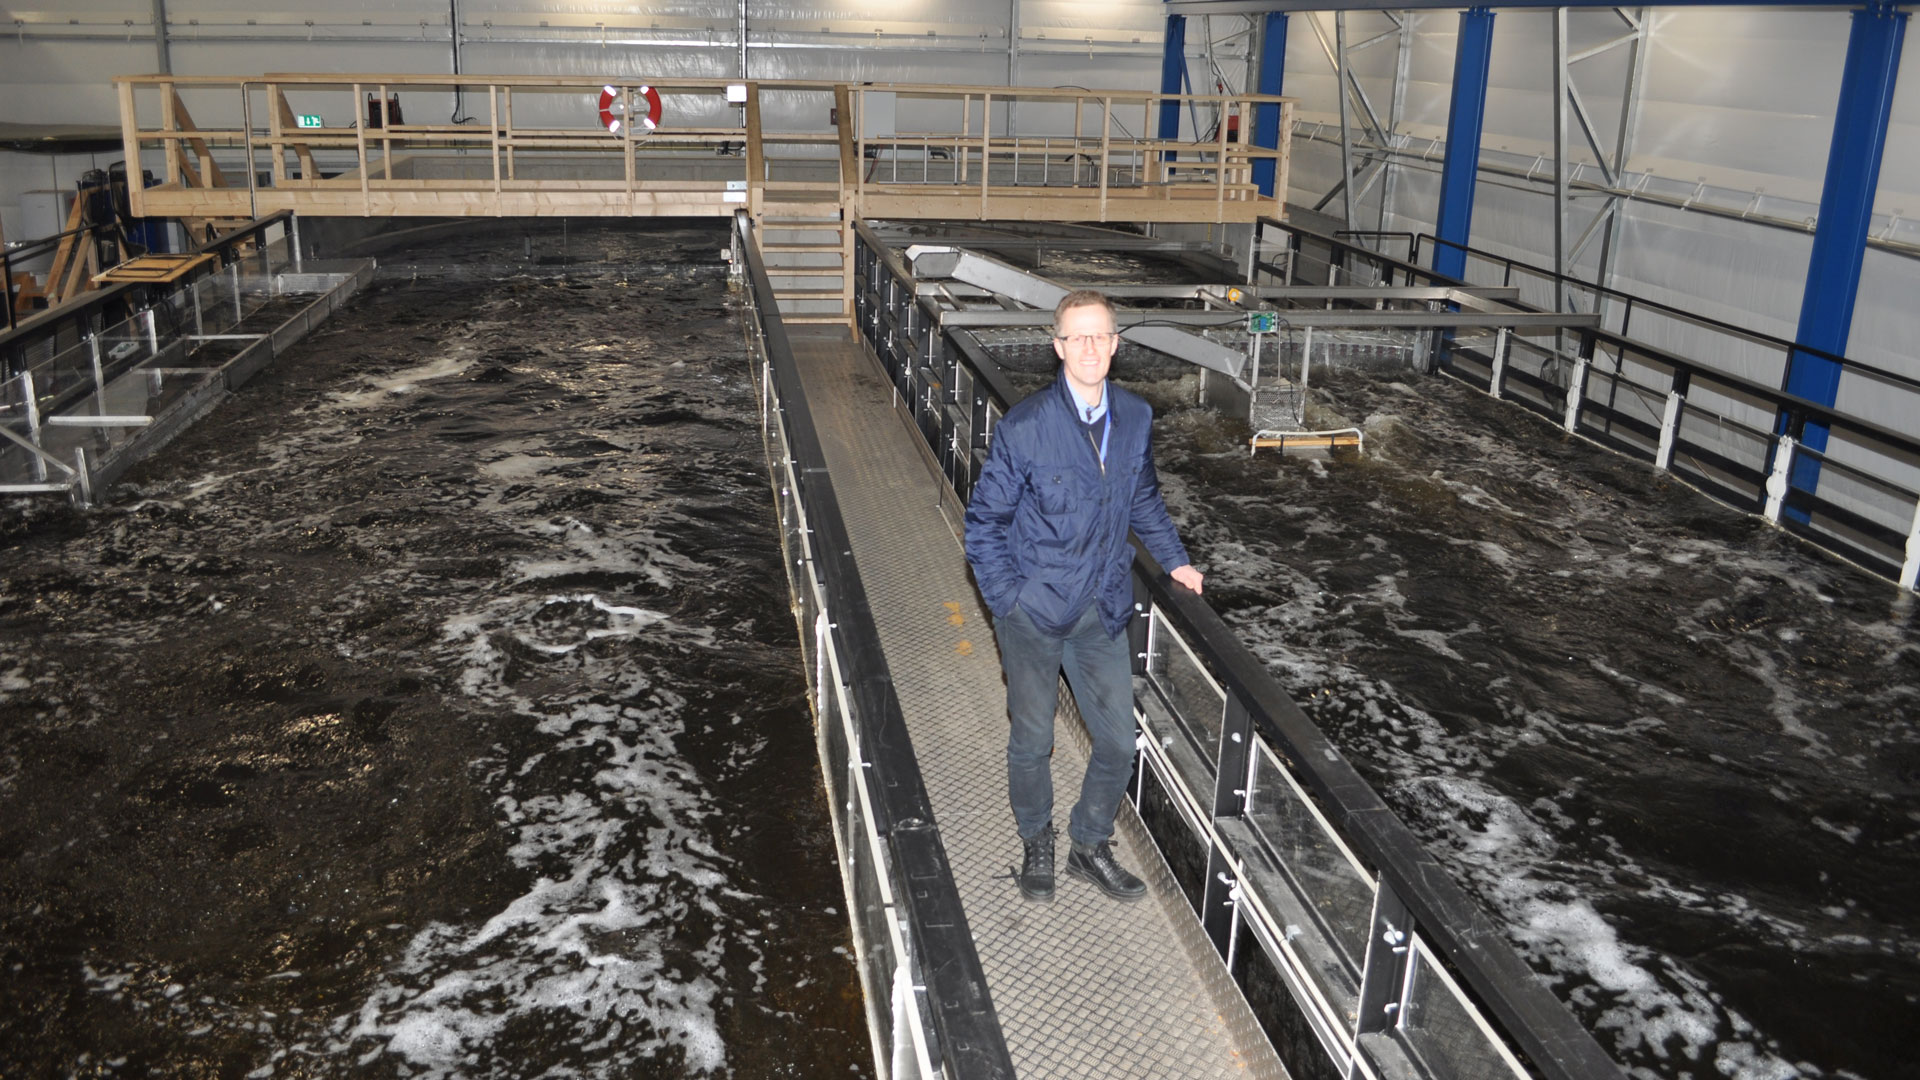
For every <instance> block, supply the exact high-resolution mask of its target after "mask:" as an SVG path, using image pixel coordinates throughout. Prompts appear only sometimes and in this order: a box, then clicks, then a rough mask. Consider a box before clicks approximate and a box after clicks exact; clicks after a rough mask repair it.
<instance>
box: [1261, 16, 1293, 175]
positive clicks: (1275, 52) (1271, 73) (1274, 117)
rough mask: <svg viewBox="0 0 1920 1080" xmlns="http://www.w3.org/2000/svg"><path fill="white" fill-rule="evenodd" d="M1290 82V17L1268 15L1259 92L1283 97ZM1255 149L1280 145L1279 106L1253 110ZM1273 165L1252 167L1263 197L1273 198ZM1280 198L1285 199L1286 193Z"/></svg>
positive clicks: (1263, 42) (1266, 164)
mask: <svg viewBox="0 0 1920 1080" xmlns="http://www.w3.org/2000/svg"><path fill="white" fill-rule="evenodd" d="M1286 79H1287V13H1286V12H1284V11H1269V12H1267V18H1266V22H1265V25H1264V27H1263V29H1262V31H1261V34H1260V92H1261V93H1263V94H1284V93H1286V91H1285V90H1283V89H1281V87H1283V86H1285V85H1286ZM1253 145H1255V146H1264V147H1267V148H1268V149H1273V148H1275V147H1277V146H1279V145H1280V106H1278V105H1255V106H1254V107H1253ZM1273 176H1274V163H1273V161H1271V160H1264V161H1256V162H1254V163H1253V183H1254V186H1256V187H1258V188H1259V189H1260V194H1262V195H1272V194H1273ZM1280 197H1281V198H1282V199H1285V198H1286V197H1287V193H1286V192H1284V191H1283V192H1281V193H1280Z"/></svg>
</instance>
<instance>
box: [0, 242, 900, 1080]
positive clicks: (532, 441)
mask: <svg viewBox="0 0 1920 1080" xmlns="http://www.w3.org/2000/svg"><path fill="white" fill-rule="evenodd" d="M464 234H465V238H464V239H457V240H448V239H441V240H432V239H422V240H420V242H419V243H418V245H416V246H415V247H413V248H410V249H408V250H405V251H400V252H390V253H388V254H387V255H385V256H383V258H384V260H385V261H386V262H388V263H389V265H393V264H408V265H417V266H418V267H419V268H420V271H421V273H420V275H419V276H418V277H416V278H413V279H411V280H409V279H408V277H407V276H406V275H399V276H397V277H396V276H394V275H388V276H387V277H386V278H384V279H383V281H382V282H381V283H379V284H377V285H376V286H375V287H374V288H373V289H372V290H371V291H370V293H368V294H366V295H364V296H362V297H361V298H359V299H356V300H355V302H354V303H353V304H352V305H351V306H350V307H349V308H348V309H346V310H344V311H342V312H341V313H340V314H338V315H336V316H335V317H334V319H333V320H332V321H331V322H330V323H328V324H327V325H325V326H324V327H323V328H322V329H320V330H319V331H318V332H317V333H316V334H315V335H314V336H313V337H312V338H310V339H309V340H308V341H307V342H305V343H304V344H302V345H301V346H300V347H299V348H297V349H296V350H295V351H294V352H293V353H292V354H290V355H288V356H286V357H284V358H282V360H281V361H280V362H279V364H278V365H277V367H276V368H274V369H273V370H272V371H271V372H269V373H268V374H266V375H265V376H263V377H262V378H261V379H259V380H257V381H256V382H255V383H254V384H253V385H251V386H249V387H247V388H246V389H245V390H244V391H243V392H242V393H241V394H240V395H239V396H238V397H237V398H235V399H234V400H233V401H231V402H229V403H228V404H227V405H225V406H224V407H223V408H222V409H221V410H220V411H218V412H217V413H215V414H214V415H213V416H212V417H211V418H210V419H208V420H206V421H203V422H202V423H201V424H200V426H198V427H197V428H195V429H193V430H191V431H189V432H188V433H187V434H185V435H184V436H182V437H181V438H180V439H179V440H178V441H176V442H175V443H173V444H172V445H170V446H169V447H167V448H166V449H165V450H164V451H163V452H162V453H161V454H160V455H159V456H158V458H157V459H155V460H154V461H152V462H150V463H149V464H147V465H146V466H144V467H142V468H141V469H140V470H138V471H136V472H135V473H134V474H133V475H132V476H131V477H130V478H129V479H128V481H127V483H126V484H124V485H123V486H122V487H120V488H118V489H117V490H116V491H115V492H114V493H113V494H112V497H111V499H110V501H109V503H108V504H107V505H106V506H104V507H102V508H100V509H98V510H94V511H91V512H87V513H84V514H76V513H72V512H69V511H64V510H56V509H52V508H48V507H44V506H41V507H34V508H26V509H23V508H21V507H19V506H15V507H10V508H7V509H6V511H5V514H4V518H3V519H0V520H4V522H5V525H4V529H5V533H4V535H5V545H6V546H5V550H4V552H0V579H3V581H0V970H4V972H5V975H4V978H0V1075H4V1076H6V1077H43V1076H45V1077H52V1076H69V1075H72V1076H119V1075H124V1076H149V1075H150V1076H162V1077H215V1076H218V1077H253V1078H262V1077H323V1076H325V1077H332V1076H340V1075H346V1074H349V1073H352V1074H355V1075H369V1076H412V1077H533V1076H543V1077H616V1076H648V1077H654V1076H679V1075H712V1074H732V1075H740V1076H817V1075H840V1076H845V1075H863V1074H865V1073H866V1072H867V1071H868V1070H869V1067H870V1064H871V1061H872V1058H871V1052H870V1051H869V1049H868V1047H867V1036H866V1025H865V1022H864V1019H863V1014H862V1011H861V1005H860V998H859V988H858V982H857V979H856V977H855V974H854V968H853V966H852V963H851V959H850V955H849V950H850V948H851V945H850V942H849V939H848V935H847V931H846V920H845V916H844V914H843V913H842V911H843V905H844V901H843V899H842V893H841V887H840V882H839V879H838V876H837V873H836V870H835V853H834V846H833V840H832V834H831V831H830V828H829V826H828V824H827V820H826V811H825V807H824V805H823V803H822V799H821V796H820V782H819V776H818V766H817V763H816V758H815V754H814V751H813V740H812V726H811V719H810V716H809V712H808V709H807V705H806V700H805V696H804V683H803V680H802V675H801V672H800V670H799V653H798V650H797V647H796V645H795V629H794V624H793V620H792V616H791V614H790V613H789V607H788V602H787V593H786V585H785V579H784V577H783V575H782V573H781V569H780V550H779V539H778V531H777V528H776V527H775V524H774V522H773V519H772V511H771V498H770V494H769V489H768V485H767V479H766V473H765V467H764V464H763V460H762V457H761V450H760V446H759V442H758V437H757V434H756V426H755V422H754V407H755V399H754V395H753V393H752V391H751V387H750V384H749V383H748V380H747V371H746V361H745V354H744V349H743V347H742V345H741V338H740V330H739V326H738V324H737V322H736V319H735V313H734V312H733V311H732V310H731V309H730V307H729V303H728V299H727V290H726V281H725V272H724V268H723V266H722V265H721V263H720V261H719V258H718V252H719V250H720V248H722V247H723V246H724V245H725V242H726V237H725V233H724V231H723V230H721V229H720V228H718V227H717V226H716V227H706V226H702V227H698V228H673V227H637V228H632V229H621V228H605V229H597V230H592V231H587V232H583V231H582V230H580V229H579V228H577V227H575V228H572V229H570V230H568V231H567V233H566V235H565V236H564V237H563V236H562V232H561V226H560V225H558V224H555V225H553V226H550V227H549V226H539V227H536V228H535V229H533V230H531V231H527V232H522V231H520V230H518V229H515V228H507V229H504V230H499V231H495V232H492V233H486V232H484V231H478V232H476V230H472V229H470V228H469V229H466V230H464ZM563 245H564V246H563ZM609 266H611V267H617V268H615V269H608V268H607V267H609ZM516 267H517V268H519V269H518V270H517V269H516ZM449 268H454V269H453V270H452V271H450V270H449ZM521 270H524V271H525V272H520V271H521Z"/></svg>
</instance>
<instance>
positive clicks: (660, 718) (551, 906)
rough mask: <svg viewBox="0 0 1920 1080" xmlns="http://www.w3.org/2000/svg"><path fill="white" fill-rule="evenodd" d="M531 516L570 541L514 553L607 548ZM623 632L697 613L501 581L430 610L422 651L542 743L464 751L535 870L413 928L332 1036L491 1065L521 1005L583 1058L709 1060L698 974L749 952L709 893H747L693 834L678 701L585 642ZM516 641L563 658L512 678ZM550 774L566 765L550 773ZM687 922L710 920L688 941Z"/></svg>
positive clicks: (573, 568) (699, 826) (703, 1068)
mask: <svg viewBox="0 0 1920 1080" xmlns="http://www.w3.org/2000/svg"><path fill="white" fill-rule="evenodd" d="M542 528H543V530H545V531H547V532H548V533H549V535H551V536H554V537H557V538H558V539H560V540H561V541H562V542H563V543H565V544H566V545H567V546H568V548H569V549H570V550H573V551H575V552H577V553H580V554H578V555H577V557H575V558H573V559H567V558H564V557H561V558H556V559H553V560H541V561H538V562H535V563H531V564H529V566H535V567H540V568H542V571H541V572H542V573H545V572H558V571H559V570H560V568H561V567H562V566H563V565H564V566H565V567H566V568H567V570H566V572H569V573H578V572H580V571H582V570H583V569H584V568H586V567H589V566H591V567H605V566H607V565H608V562H609V560H608V557H607V553H606V551H605V550H604V549H602V548H599V547H596V546H595V545H594V544H585V545H584V546H583V545H582V544H581V543H580V541H584V540H596V541H597V540H599V538H598V537H597V536H595V534H594V532H593V530H591V529H589V528H587V527H586V526H584V525H581V524H580V523H578V522H569V521H560V522H555V523H549V524H548V525H545V526H542ZM616 561H617V560H616ZM516 570H517V572H516V575H515V576H516V577H517V578H519V579H521V580H525V579H528V578H533V577H537V576H540V573H535V572H533V571H531V570H529V567H528V566H522V567H518V568H516ZM637 637H645V638H646V639H647V641H648V643H649V644H650V645H652V646H654V648H655V651H658V646H659V645H660V643H662V642H666V643H669V644H670V645H672V646H674V647H677V648H680V649H707V648H712V647H713V630H712V629H711V628H709V627H700V626H687V625H684V624H681V623H679V622H678V621H677V620H675V619H672V618H670V617H669V616H667V615H666V614H663V613H661V612H658V611H653V610H650V609H647V608H643V607H640V606H637V605H633V604H625V603H619V602H614V601H610V600H607V599H604V598H602V597H600V596H599V595H597V594H593V593H584V592H581V593H560V594H548V595H544V596H524V595H509V596H504V597H500V598H497V599H495V600H492V601H490V602H488V603H487V604H486V605H484V606H483V607H482V608H481V609H479V610H475V611H465V612H460V613H456V614H454V615H452V616H449V617H448V618H447V619H446V620H445V621H444V623H443V625H442V633H441V647H440V651H441V652H442V654H443V655H444V656H445V657H446V663H447V664H448V665H449V666H451V667H453V668H455V669H457V670H459V672H460V676H459V679H458V683H459V686H460V688H461V691H462V692H463V693H464V694H466V695H468V696H469V697H471V698H473V699H474V700H475V701H476V703H478V704H484V705H487V706H490V707H497V708H506V709H510V710H512V711H513V712H516V713H519V714H521V715H523V716H526V717H528V718H530V719H532V720H533V721H534V725H533V728H534V730H535V731H537V732H538V733H539V734H540V736H541V737H542V738H543V739H545V740H546V742H545V744H544V746H542V747H541V748H540V749H538V750H536V751H534V752H533V753H531V754H529V755H528V756H527V757H526V758H525V759H524V760H516V761H507V760H504V759H501V760H498V761H493V762H490V763H484V764H483V767H482V771H483V772H484V774H485V776H486V778H487V782H488V783H489V784H490V785H491V786H493V787H495V788H496V789H497V790H498V792H499V794H498V795H497V796H496V797H495V805H496V807H497V808H498V810H499V813H500V815H501V818H502V821H503V823H504V824H505V826H506V827H507V828H508V829H509V830H510V831H511V833H512V836H513V842H512V844H511V845H510V846H509V848H508V856H509V858H510V859H511V860H512V861H513V862H514V864H515V865H517V866H519V867H521V868H523V869H524V870H526V871H529V872H531V873H533V874H534V877H533V879H532V882H531V884H529V885H528V886H527V887H526V888H525V890H524V891H523V892H522V893H521V894H520V895H519V896H517V897H515V898H514V899H512V900H511V901H510V902H508V903H507V904H506V905H505V906H504V907H502V908H501V909H499V910H498V911H495V912H494V913H493V914H491V915H489V916H488V917H486V918H485V919H482V920H480V921H478V922H477V923H474V924H463V925H455V924H450V923H435V924H432V925H429V926H427V927H425V928H423V929H422V930H420V931H419V932H418V933H416V934H415V935H414V938H413V939H412V941H411V942H409V944H408V946H407V948H406V949H405V951H404V953H403V954H402V955H401V957H400V958H399V959H398V960H397V961H395V962H394V964H393V965H392V966H391V968H390V969H389V971H388V973H387V975H386V976H385V977H384V978H383V979H382V980H381V985H380V986H379V987H378V988H376V989H375V990H374V991H373V993H371V994H370V995H369V996H368V997H367V999H366V1000H365V1001H364V1002H363V1003H362V1004H361V1006H360V1007H359V1009H357V1010H356V1011H355V1012H354V1013H353V1014H351V1015H349V1016H346V1017H342V1018H341V1019H340V1020H338V1021H336V1023H335V1028H334V1030H335V1034H336V1037H337V1039H338V1042H337V1044H336V1048H337V1049H339V1050H340V1051H342V1052H343V1053H344V1052H354V1053H362V1054H365V1055H366V1057H365V1058H364V1060H369V1061H371V1060H377V1059H378V1057H379V1056H380V1055H382V1054H390V1055H395V1056H398V1057H399V1058H402V1059H404V1060H405V1061H406V1063H407V1066H408V1067H409V1068H410V1069H411V1070H413V1075H414V1076H416V1077H438V1078H446V1080H453V1078H456V1077H465V1076H469V1075H476V1074H480V1075H496V1074H497V1073H496V1072H495V1071H494V1070H493V1069H492V1068H491V1067H490V1066H483V1067H480V1068H476V1066H475V1064H474V1062H475V1060H476V1055H478V1057H479V1060H481V1061H483V1062H484V1061H486V1060H487V1055H488V1053H489V1050H488V1047H489V1045H490V1043H491V1042H492V1040H494V1039H495V1038H496V1037H497V1036H498V1035H499V1034H500V1032H501V1031H503V1030H504V1029H505V1028H506V1027H507V1026H508V1025H511V1024H514V1023H516V1022H520V1023H527V1022H532V1021H536V1020H537V1021H539V1022H542V1023H547V1024H551V1023H554V1022H559V1023H562V1024H565V1025H568V1026H570V1027H571V1028H573V1029H574V1030H577V1031H578V1032H579V1033H580V1035H579V1040H580V1042H581V1043H582V1044H583V1047H584V1048H585V1049H588V1050H591V1051H592V1053H593V1055H594V1060H595V1068H597V1069H605V1070H608V1071H610V1072H614V1073H623V1072H626V1071H631V1070H632V1069H634V1068H637V1067H639V1065H640V1063H641V1062H644V1061H648V1060H654V1059H657V1058H659V1057H660V1056H661V1055H663V1054H668V1053H677V1054H678V1055H680V1056H681V1057H682V1058H683V1059H684V1062H685V1067H686V1068H687V1069H688V1070H689V1071H691V1072H697V1073H709V1072H718V1071H722V1070H724V1069H725V1067H726V1061H727V1055H726V1048H725V1046H724V1044H723V1041H722V1039H721V1036H720V1034H719V1028H718V1023H717V1020H716V1011H717V1008H718V1006H719V1004H720V1002H721V999H722V998H723V997H724V996H725V991H724V990H723V988H722V987H721V986H720V985H719V984H718V983H716V982H715V981H714V980H713V979H712V978H711V977H710V976H709V975H708V974H707V973H708V972H710V971H715V970H719V969H721V968H722V966H723V965H722V961H723V959H724V956H723V954H725V953H726V952H727V951H729V950H745V951H747V952H748V953H749V954H750V955H751V957H752V962H756V963H757V962H758V961H759V960H760V959H761V957H760V954H759V948H758V946H757V945H756V944H755V943H754V942H753V940H752V938H751V936H749V935H746V934H745V933H743V932H742V931H743V930H744V927H742V926H740V925H738V923H737V922H736V921H734V920H733V919H732V918H730V917H729V916H728V915H727V913H726V909H725V908H723V906H722V904H721V901H722V900H726V899H734V900H737V899H742V898H746V897H745V894H742V893H740V892H739V891H738V890H734V889H731V888H729V887H728V868H729V864H728V860H727V859H726V858H725V857H724V856H722V855H720V854H719V852H717V851H716V850H715V849H714V847H713V845H712V844H711V843H710V842H709V841H708V839H707V831H708V829H709V827H710V826H711V824H712V822H713V821H714V820H716V808H715V807H714V806H713V805H712V804H711V800H710V799H709V797H708V796H707V795H706V794H705V793H704V792H703V790H702V789H701V785H700V781H699V779H698V777H697V776H696V775H695V774H694V773H693V771H692V770H691V769H690V768H689V767H687V766H686V765H685V764H684V763H683V762H682V761H681V758H680V755H679V752H678V750H677V748H676V746H675V740H676V739H677V738H678V737H679V736H680V735H681V734H682V732H683V731H684V729H685V725H686V721H687V703H686V701H685V700H684V699H683V698H682V697H681V696H680V695H678V694H676V693H674V692H673V691H672V690H671V689H670V688H669V687H667V686H665V685H661V684H660V683H659V681H658V680H656V678H655V677H654V676H653V674H652V673H650V672H648V671H645V670H642V669H641V668H640V667H639V666H638V665H636V664H635V663H633V662H632V661H631V660H623V659H621V658H620V657H619V656H617V655H616V656H613V657H605V656H602V655H600V653H601V651H602V650H599V649H595V650H588V649H586V648H584V646H586V645H588V644H589V643H593V642H606V641H608V640H610V639H613V640H617V639H621V638H637ZM514 649H527V650H532V651H533V653H534V654H536V655H541V656H546V657H550V658H552V659H551V661H550V662H552V663H556V664H561V665H566V668H565V670H566V671H568V672H570V673H571V675H570V677H569V678H567V679H565V680H561V683H562V684H564V685H565V686H566V687H567V689H566V690H565V691H564V692H558V693H551V692H550V693H546V694H544V695H543V694H539V693H533V694H529V693H523V692H522V690H521V688H520V687H519V686H518V685H517V684H516V682H515V679H516V678H517V676H515V675H514V674H513V673H512V669H513V662H512V659H511V656H510V653H511V652H512V651H513V650H514ZM551 683H553V680H542V683H541V684H542V685H548V684H551ZM536 773H537V774H540V775H531V774H536ZM555 776H560V777H573V778H575V779H573V780H572V781H571V782H570V786H563V787H562V788H561V789H559V790H555V789H554V784H555V779H554V777H555ZM555 871H558V872H557V873H556V872H555ZM693 925H708V926H711V927H712V928H713V930H712V932H711V933H710V934H708V935H707V936H706V937H705V939H704V940H688V935H687V931H688V929H689V927H690V926H693ZM754 974H755V978H763V976H760V975H759V974H758V972H757V970H755V972H754ZM616 1035H617V1037H616Z"/></svg>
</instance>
